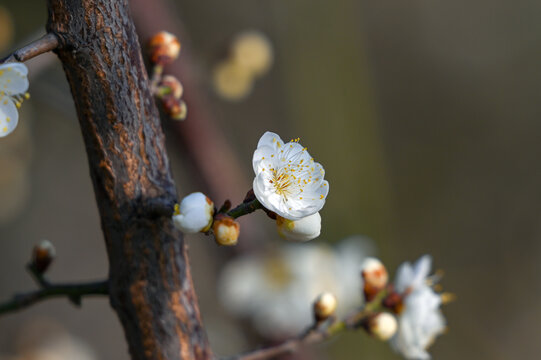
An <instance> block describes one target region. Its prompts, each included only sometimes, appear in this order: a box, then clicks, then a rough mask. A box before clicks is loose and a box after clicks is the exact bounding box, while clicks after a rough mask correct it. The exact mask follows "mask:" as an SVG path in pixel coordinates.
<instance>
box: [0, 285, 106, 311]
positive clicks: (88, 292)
mask: <svg viewBox="0 0 541 360" xmlns="http://www.w3.org/2000/svg"><path fill="white" fill-rule="evenodd" d="M107 294H108V282H107V281H98V282H92V283H88V284H57V285H47V286H46V287H43V288H42V289H39V290H35V291H30V292H27V293H22V294H16V295H15V296H13V298H12V299H11V300H9V301H6V302H4V303H0V314H6V313H9V312H14V311H18V310H22V309H24V308H27V307H29V306H31V305H33V304H35V303H37V302H39V301H43V300H47V299H50V298H55V297H67V298H68V299H69V300H70V301H71V302H72V303H74V304H75V305H80V303H81V298H82V297H84V296H92V295H107Z"/></svg>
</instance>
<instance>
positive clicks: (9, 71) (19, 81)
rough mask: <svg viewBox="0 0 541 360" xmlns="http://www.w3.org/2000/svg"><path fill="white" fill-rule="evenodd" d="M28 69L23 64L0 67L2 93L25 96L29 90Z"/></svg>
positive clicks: (0, 88) (0, 89)
mask: <svg viewBox="0 0 541 360" xmlns="http://www.w3.org/2000/svg"><path fill="white" fill-rule="evenodd" d="M27 74H28V69H27V68H26V66H25V65H23V64H21V63H8V64H4V65H0V91H4V92H6V93H7V94H9V95H17V94H24V93H25V92H26V90H28V78H27Z"/></svg>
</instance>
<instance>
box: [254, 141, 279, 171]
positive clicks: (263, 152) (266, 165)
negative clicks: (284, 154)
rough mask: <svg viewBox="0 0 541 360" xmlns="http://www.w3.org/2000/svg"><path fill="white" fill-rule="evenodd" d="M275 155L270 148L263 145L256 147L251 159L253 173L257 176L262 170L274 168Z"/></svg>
mask: <svg viewBox="0 0 541 360" xmlns="http://www.w3.org/2000/svg"><path fill="white" fill-rule="evenodd" d="M275 153H276V151H275V150H274V148H272V147H271V146H267V145H265V146H261V147H258V148H257V150H256V151H255V152H254V156H253V158H252V165H253V167H254V172H255V173H256V174H258V173H259V172H260V171H262V169H266V170H269V169H271V168H275V167H276V166H275V161H276V160H277V157H276V156H275Z"/></svg>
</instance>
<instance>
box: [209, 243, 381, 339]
mask: <svg viewBox="0 0 541 360" xmlns="http://www.w3.org/2000/svg"><path fill="white" fill-rule="evenodd" d="M373 254H374V246H373V243H372V242H371V241H370V240H369V239H367V238H364V237H360V236H354V237H350V238H346V239H344V240H342V241H340V242H339V243H338V244H337V245H336V246H334V247H331V246H328V245H325V244H321V243H307V244H296V243H282V244H281V245H280V246H279V247H278V248H275V249H273V250H271V251H265V252H260V253H250V254H245V255H241V256H239V257H237V258H235V259H233V260H231V261H230V262H228V263H227V264H226V266H225V268H224V269H223V270H221V276H220V278H219V281H218V295H219V300H220V302H221V304H222V305H223V306H224V307H225V308H226V309H227V310H228V311H229V312H230V313H231V314H233V315H236V316H239V317H242V318H244V319H246V320H248V321H249V322H250V323H251V324H252V325H253V326H254V328H255V329H256V330H257V331H258V333H259V334H261V335H263V336H265V337H266V338H269V339H273V340H279V339H284V338H285V337H288V336H292V335H296V334H298V333H299V332H301V331H302V330H304V329H306V328H307V327H308V326H309V325H310V323H311V321H312V319H313V317H312V308H311V303H312V301H313V300H314V299H316V297H318V295H320V294H322V293H332V294H334V295H335V296H336V298H337V299H338V307H337V310H336V312H337V314H338V315H345V314H346V313H347V312H348V311H349V310H350V309H352V308H354V307H355V306H356V305H357V304H359V302H360V301H361V295H360V292H359V288H360V287H361V279H360V277H359V276H358V268H359V264H360V263H362V262H363V261H364V259H366V258H367V257H368V256H370V255H373ZM324 299H325V297H324Z"/></svg>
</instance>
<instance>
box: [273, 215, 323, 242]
mask: <svg viewBox="0 0 541 360" xmlns="http://www.w3.org/2000/svg"><path fill="white" fill-rule="evenodd" d="M276 226H277V230H278V234H280V236H282V237H283V238H285V239H287V240H291V241H309V240H312V239H315V238H317V237H318V236H319V234H320V233H321V216H320V215H319V213H318V212H317V213H315V214H313V215H310V216H306V217H303V218H302V219H300V220H288V219H285V218H283V217H281V216H279V215H277V216H276Z"/></svg>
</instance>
